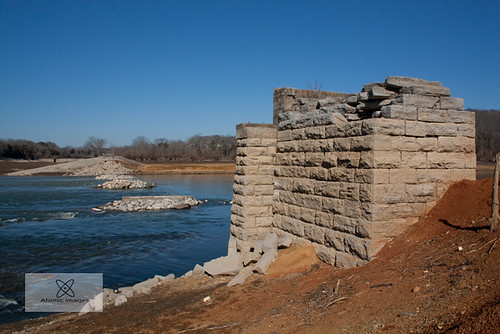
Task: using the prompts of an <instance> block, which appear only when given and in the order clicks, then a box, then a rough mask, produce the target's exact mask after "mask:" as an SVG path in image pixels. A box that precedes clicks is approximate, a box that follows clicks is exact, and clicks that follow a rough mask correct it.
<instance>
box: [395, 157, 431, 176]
mask: <svg viewBox="0 0 500 334" xmlns="http://www.w3.org/2000/svg"><path fill="white" fill-rule="evenodd" d="M401 167H402V168H427V153H426V152H401ZM391 183H393V182H392V181H391Z"/></svg>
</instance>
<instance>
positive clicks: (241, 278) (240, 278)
mask: <svg viewBox="0 0 500 334" xmlns="http://www.w3.org/2000/svg"><path fill="white" fill-rule="evenodd" d="M253 271H254V266H248V267H245V268H243V269H242V270H241V271H240V272H239V273H238V275H236V276H234V278H233V279H232V280H231V281H230V282H229V283H228V284H227V286H234V285H238V284H243V283H245V281H246V280H247V278H248V277H250V276H251V275H252V273H253Z"/></svg>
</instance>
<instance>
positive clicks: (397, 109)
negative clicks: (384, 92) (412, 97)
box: [380, 105, 417, 120]
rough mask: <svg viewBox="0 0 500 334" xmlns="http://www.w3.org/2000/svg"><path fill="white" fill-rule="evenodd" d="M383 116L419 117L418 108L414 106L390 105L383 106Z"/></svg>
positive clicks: (399, 117) (413, 118)
mask: <svg viewBox="0 0 500 334" xmlns="http://www.w3.org/2000/svg"><path fill="white" fill-rule="evenodd" d="M381 111H382V112H381V114H380V115H381V116H382V117H386V118H397V119H409V120H416V119H417V108H416V107H412V106H402V105H390V106H385V107H382V109H381Z"/></svg>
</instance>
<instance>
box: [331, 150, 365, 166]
mask: <svg viewBox="0 0 500 334" xmlns="http://www.w3.org/2000/svg"><path fill="white" fill-rule="evenodd" d="M359 158H360V153H359V152H338V153H337V166H338V167H344V168H357V167H358V166H359Z"/></svg>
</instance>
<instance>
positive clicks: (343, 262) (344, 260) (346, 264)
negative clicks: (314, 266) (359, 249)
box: [335, 252, 367, 269]
mask: <svg viewBox="0 0 500 334" xmlns="http://www.w3.org/2000/svg"><path fill="white" fill-rule="evenodd" d="M366 262H367V261H364V260H362V259H360V258H359V257H357V256H355V255H351V254H349V253H343V252H336V253H335V267H339V268H345V269H347V268H353V267H357V266H362V265H365V264H366Z"/></svg>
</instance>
